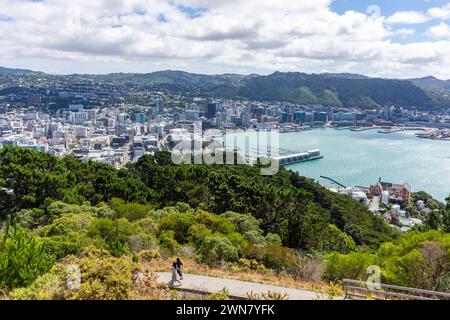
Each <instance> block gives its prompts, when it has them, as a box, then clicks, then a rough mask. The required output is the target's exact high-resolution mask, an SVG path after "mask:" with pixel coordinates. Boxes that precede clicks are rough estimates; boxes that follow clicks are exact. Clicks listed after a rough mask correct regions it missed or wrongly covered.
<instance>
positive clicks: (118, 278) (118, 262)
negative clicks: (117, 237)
mask: <svg viewBox="0 0 450 320" xmlns="http://www.w3.org/2000/svg"><path fill="white" fill-rule="evenodd" d="M71 266H76V267H77V268H78V270H79V271H80V276H81V277H80V283H79V287H78V286H75V288H67V287H64V289H63V292H64V298H65V299H68V300H126V299H130V297H131V294H132V288H133V274H134V272H135V271H136V270H137V267H138V266H137V265H136V264H135V263H133V261H132V259H131V257H128V256H123V257H119V258H116V257H113V256H112V255H110V254H109V253H108V252H105V251H101V250H98V249H90V250H88V251H87V252H85V253H84V254H83V255H82V256H81V257H79V258H77V257H67V258H66V259H64V261H63V262H62V263H60V264H58V265H56V266H55V268H54V269H53V270H54V271H55V272H57V273H58V275H59V276H60V278H61V279H62V283H63V284H66V283H69V281H70V280H71V278H72V277H73V274H72V273H71V272H70V268H71Z"/></svg>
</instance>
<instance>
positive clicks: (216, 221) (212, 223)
mask: <svg viewBox="0 0 450 320" xmlns="http://www.w3.org/2000/svg"><path fill="white" fill-rule="evenodd" d="M197 221H198V223H202V224H204V225H205V226H207V227H208V228H209V229H210V230H211V231H212V232H213V233H216V232H218V233H221V234H225V235H227V234H230V233H233V232H235V229H236V228H235V226H234V225H233V223H231V222H230V221H229V220H228V219H226V218H225V217H221V216H218V215H215V214H214V213H210V212H207V211H204V210H199V211H198V213H197Z"/></svg>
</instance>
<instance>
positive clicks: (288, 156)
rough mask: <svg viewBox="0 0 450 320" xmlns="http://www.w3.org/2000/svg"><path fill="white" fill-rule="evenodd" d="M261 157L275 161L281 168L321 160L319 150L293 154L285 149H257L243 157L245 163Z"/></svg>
mask: <svg viewBox="0 0 450 320" xmlns="http://www.w3.org/2000/svg"><path fill="white" fill-rule="evenodd" d="M263 157H264V158H270V159H273V160H276V161H278V162H279V164H280V165H282V166H286V165H290V164H295V163H301V162H306V161H313V160H318V159H322V158H323V156H322V155H321V154H320V150H319V149H316V150H310V151H305V152H294V151H290V150H285V149H276V150H272V149H271V148H259V149H252V150H251V154H246V156H245V158H246V161H247V162H249V163H252V162H255V161H256V160H257V158H263Z"/></svg>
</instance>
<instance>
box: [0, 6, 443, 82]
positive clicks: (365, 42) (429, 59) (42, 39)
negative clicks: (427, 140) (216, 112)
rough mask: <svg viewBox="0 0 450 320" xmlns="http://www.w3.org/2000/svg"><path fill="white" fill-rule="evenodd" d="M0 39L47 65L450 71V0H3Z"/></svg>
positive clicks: (7, 56) (27, 61)
mask: <svg viewBox="0 0 450 320" xmlns="http://www.w3.org/2000/svg"><path fill="white" fill-rule="evenodd" d="M368 9H371V10H368ZM378 13H379V14H378ZM0 48H2V50H0V66H6V67H15V68H28V69H34V70H42V71H46V72H50V73H75V72H83V73H108V72H151V71H155V70H165V69H179V70H185V71H190V72H198V73H209V74H211V73H262V74H267V73H271V72H274V71H302V72H308V73H320V72H352V73H360V74H366V75H370V76H378V77H387V78H405V77H419V76H428V75H435V76H437V77H440V78H448V79H450V0H428V1H427V0H370V1H369V0H334V1H333V0H301V1H300V0H282V1H280V0H227V1H224V0H115V1H113V2H111V1H109V0H95V1H92V0H72V1H62V0H41V1H26V0H0Z"/></svg>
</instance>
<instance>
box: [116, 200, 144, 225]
mask: <svg viewBox="0 0 450 320" xmlns="http://www.w3.org/2000/svg"><path fill="white" fill-rule="evenodd" d="M111 208H112V209H113V210H114V211H115V213H116V217H117V218H126V219H128V220H130V221H136V220H139V219H144V218H146V217H148V214H149V212H150V210H151V209H152V207H151V206H149V205H143V204H139V203H126V202H125V201H124V200H122V199H118V198H113V199H112V200H111Z"/></svg>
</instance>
